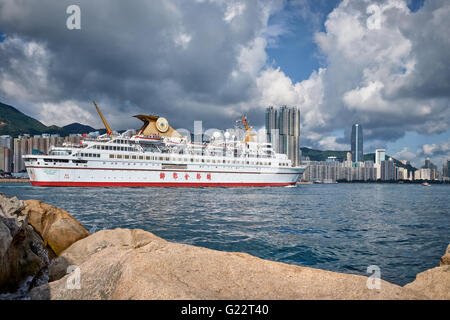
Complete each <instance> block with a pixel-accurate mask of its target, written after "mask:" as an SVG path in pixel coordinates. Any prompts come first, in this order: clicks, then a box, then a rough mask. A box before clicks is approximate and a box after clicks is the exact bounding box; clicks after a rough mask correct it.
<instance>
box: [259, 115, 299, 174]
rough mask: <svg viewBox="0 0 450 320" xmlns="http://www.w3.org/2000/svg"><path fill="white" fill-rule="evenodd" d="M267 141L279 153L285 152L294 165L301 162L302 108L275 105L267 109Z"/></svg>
mask: <svg viewBox="0 0 450 320" xmlns="http://www.w3.org/2000/svg"><path fill="white" fill-rule="evenodd" d="M265 116H266V136H267V141H268V142H270V143H272V146H273V148H274V150H275V152H277V153H284V154H286V155H287V156H288V158H289V159H290V160H291V161H292V165H294V166H298V165H299V164H300V110H299V109H298V108H297V107H292V108H289V107H287V106H283V107H281V108H280V109H279V110H277V109H275V108H274V107H268V108H267V109H266V114H265Z"/></svg>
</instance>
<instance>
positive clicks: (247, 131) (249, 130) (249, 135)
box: [236, 114, 255, 142]
mask: <svg viewBox="0 0 450 320" xmlns="http://www.w3.org/2000/svg"><path fill="white" fill-rule="evenodd" d="M236 122H242V124H243V125H244V128H245V138H244V141H243V142H254V141H255V139H254V138H253V136H254V135H255V133H254V132H252V130H253V127H250V126H249V125H248V121H247V115H245V114H243V115H242V119H241V120H237V121H236Z"/></svg>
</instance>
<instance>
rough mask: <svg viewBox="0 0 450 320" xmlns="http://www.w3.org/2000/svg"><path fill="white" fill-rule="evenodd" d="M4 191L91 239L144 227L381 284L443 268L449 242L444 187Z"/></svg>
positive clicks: (23, 187) (0, 188)
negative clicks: (57, 212)
mask: <svg viewBox="0 0 450 320" xmlns="http://www.w3.org/2000/svg"><path fill="white" fill-rule="evenodd" d="M0 192H3V193H5V194H7V195H11V196H17V197H18V198H20V199H24V200H25V199H38V200H42V201H44V202H46V203H49V204H52V205H55V206H58V207H61V208H63V209H65V210H67V211H68V212H69V213H71V214H72V215H73V216H74V217H75V218H76V219H78V220H79V221H80V222H81V223H82V224H83V225H84V226H85V227H86V228H87V229H88V230H90V231H91V232H95V231H98V230H100V229H105V228H106V229H112V228H119V227H120V228H140V229H144V230H147V231H150V232H152V233H154V234H156V235H158V236H160V237H162V238H164V239H166V240H169V241H176V242H180V243H187V244H193V245H196V246H202V247H207V248H211V249H217V250H225V251H240V252H246V253H249V254H252V255H254V256H257V257H260V258H264V259H269V260H274V261H279V262H285V263H291V264H297V265H302V266H310V267H314V268H320V269H325V270H330V271H337V272H346V273H354V274H361V275H369V274H367V273H366V271H367V267H368V266H370V265H377V266H379V267H380V270H381V277H382V279H384V280H387V281H389V282H392V283H395V284H399V285H404V284H406V283H408V282H411V281H413V280H414V278H415V276H416V274H417V273H419V272H422V271H424V270H426V269H429V268H433V267H435V266H437V265H439V258H440V257H441V256H442V255H443V253H444V251H445V248H446V247H447V245H448V244H449V242H450V201H449V199H450V186H449V185H433V186H432V187H431V188H425V187H422V186H420V185H408V184H403V185H400V184H338V185H300V186H297V187H281V188H42V187H32V186H31V185H29V184H0Z"/></svg>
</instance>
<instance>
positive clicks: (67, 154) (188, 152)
mask: <svg viewBox="0 0 450 320" xmlns="http://www.w3.org/2000/svg"><path fill="white" fill-rule="evenodd" d="M96 108H97V110H98V112H99V114H100V117H101V118H102V121H103V122H104V124H105V127H106V128H107V133H106V134H104V135H102V136H99V137H98V138H96V139H87V138H86V139H84V140H82V141H81V143H80V145H64V146H63V147H51V148H50V150H49V154H48V155H26V156H24V157H23V158H24V161H25V166H26V168H27V172H28V175H29V176H30V181H31V184H32V185H34V186H73V187H116V186H117V187H153V186H154V187H157V186H158V187H212V186H229V187H237V186H286V185H295V183H296V182H297V180H298V179H299V177H300V175H301V174H302V173H303V171H304V170H305V168H304V167H293V166H292V164H291V161H290V160H289V159H288V158H287V156H286V155H285V154H277V153H275V152H274V151H273V149H272V146H271V144H270V143H258V142H255V141H254V138H253V133H252V128H251V127H249V126H248V121H247V118H246V117H245V116H244V117H243V118H242V119H241V120H240V122H241V123H242V124H243V126H244V128H245V130H246V135H245V138H244V139H243V140H242V141H241V140H237V139H236V137H234V136H231V135H230V134H228V133H225V135H220V134H219V135H217V136H216V135H213V137H211V139H210V141H209V143H204V142H202V141H200V142H196V141H191V139H190V136H182V135H181V134H179V133H178V132H177V131H176V130H175V129H174V128H172V127H171V126H170V125H169V123H168V121H167V120H166V119H165V118H163V117H158V116H152V115H138V116H135V117H136V118H138V119H140V120H141V121H143V126H142V127H141V128H140V129H139V130H138V131H137V132H136V133H135V134H130V132H128V131H127V132H124V133H122V134H120V135H114V134H113V132H112V130H111V129H110V127H109V126H108V124H107V123H106V120H105V119H104V117H103V116H102V114H101V112H100V110H99V109H98V107H97V106H96Z"/></svg>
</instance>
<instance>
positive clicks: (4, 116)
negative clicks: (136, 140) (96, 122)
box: [0, 102, 106, 138]
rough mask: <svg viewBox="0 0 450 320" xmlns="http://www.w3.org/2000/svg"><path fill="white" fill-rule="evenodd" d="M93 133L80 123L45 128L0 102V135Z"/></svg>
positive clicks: (92, 129)
mask: <svg viewBox="0 0 450 320" xmlns="http://www.w3.org/2000/svg"><path fill="white" fill-rule="evenodd" d="M93 131H97V130H96V129H94V128H92V127H90V126H86V125H83V124H80V123H72V124H69V125H67V126H64V127H58V126H46V125H44V124H43V123H41V122H39V121H37V120H36V119H33V118H31V117H29V116H27V115H26V114H24V113H22V112H20V111H19V110H17V109H16V108H14V107H11V106H9V105H7V104H4V103H1V102H0V135H10V136H12V137H14V138H16V137H17V136H19V135H21V134H25V133H28V134H30V135H37V134H43V133H50V134H60V135H61V136H68V135H69V134H72V133H89V132H93ZM98 131H100V133H104V132H106V130H105V129H100V130H98Z"/></svg>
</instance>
